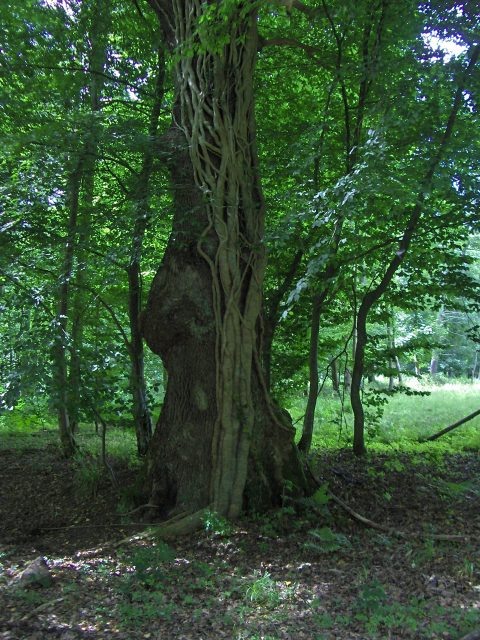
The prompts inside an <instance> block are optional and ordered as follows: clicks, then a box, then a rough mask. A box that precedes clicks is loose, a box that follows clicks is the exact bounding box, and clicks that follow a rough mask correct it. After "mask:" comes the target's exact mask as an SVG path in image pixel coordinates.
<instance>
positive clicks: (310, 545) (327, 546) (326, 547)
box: [304, 527, 351, 554]
mask: <svg viewBox="0 0 480 640" xmlns="http://www.w3.org/2000/svg"><path fill="white" fill-rule="evenodd" d="M308 534H309V536H310V538H311V540H309V541H308V542H305V543H304V548H305V549H306V550H308V551H310V552H313V553H316V554H326V553H334V552H335V551H339V550H340V549H344V548H348V547H350V546H351V543H350V541H349V540H348V538H347V537H346V536H345V535H344V534H343V533H335V532H334V531H332V530H331V529H330V527H322V528H321V529H312V530H310V531H309V532H308Z"/></svg>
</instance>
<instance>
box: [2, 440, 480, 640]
mask: <svg viewBox="0 0 480 640" xmlns="http://www.w3.org/2000/svg"><path fill="white" fill-rule="evenodd" d="M312 464H313V465H314V467H315V469H316V473H317V474H318V475H319V476H320V479H321V481H322V482H328V486H329V488H330V489H331V491H333V492H334V493H335V494H336V495H337V496H339V497H341V498H342V500H344V501H346V502H347V503H348V504H349V505H350V506H351V507H353V508H354V509H355V511H357V512H359V513H361V514H363V515H365V516H366V517H367V518H369V519H371V520H373V521H375V522H377V523H380V524H381V525H383V526H386V527H388V528H390V529H392V531H397V532H403V533H405V534H407V535H406V537H398V536H396V535H395V534H394V533H393V532H392V533H386V532H382V531H378V530H375V529H372V528H371V527H369V526H364V525H361V524H360V523H359V522H358V521H356V520H354V519H353V518H352V517H351V516H350V515H349V514H347V513H346V511H345V510H343V509H342V508H340V507H339V506H338V505H336V504H334V503H333V502H332V501H331V500H330V501H329V502H328V504H327V505H318V506H317V507H316V508H313V506H312V505H311V504H305V505H303V506H301V507H300V508H299V509H297V510H296V511H295V512H293V509H291V508H285V509H283V510H282V511H280V512H277V513H272V514H270V515H269V516H268V517H262V518H260V517H259V518H256V519H250V520H248V521H245V522H242V523H240V524H239V525H238V526H235V527H230V528H228V527H227V525H226V524H225V523H221V522H220V523H216V524H215V523H213V524H212V525H211V527H210V530H205V531H201V532H199V533H198V534H196V535H195V536H190V537H185V538H182V539H179V540H177V541H176V542H175V543H170V544H169V546H165V545H164V543H161V542H156V541H155V539H151V540H149V541H148V542H147V543H146V542H141V541H138V540H137V541H135V540H132V541H131V542H130V543H125V544H124V545H122V546H120V547H113V546H111V545H110V546H109V545H108V544H107V545H105V544H103V543H105V542H112V541H117V540H120V539H122V538H125V537H127V536H132V535H134V534H135V533H136V532H137V531H139V530H140V525H138V526H136V525H134V524H129V523H126V522H125V520H124V519H123V521H122V517H121V516H120V514H119V511H118V502H119V498H120V494H121V493H122V491H121V490H119V489H118V488H117V489H115V490H114V489H113V488H112V485H111V483H110V482H109V480H108V477H107V478H105V479H103V480H102V481H101V482H99V483H98V486H94V487H93V488H91V493H90V494H88V495H85V493H82V492H79V487H78V482H75V480H74V469H73V466H72V463H71V462H68V461H65V460H63V459H62V458H61V457H60V456H59V454H58V449H57V448H56V447H52V446H50V447H46V448H43V449H41V448H27V449H25V448H23V449H20V450H14V449H4V450H0V639H1V640H24V639H27V638H28V639H32V640H33V639H35V640H41V639H42V640H43V639H44V638H45V639H46V638H60V639H62V640H79V639H80V638H82V639H87V638H88V639H96V638H98V639H100V638H101V639H107V638H116V639H118V640H130V639H131V640H137V639H140V638H145V639H150V640H160V639H162V640H164V639H167V640H168V639H170V638H171V639H178V640H180V639H184V640H190V639H192V640H193V639H196V640H201V639H205V640H206V639H218V638H227V639H232V640H243V639H247V638H251V639H252V640H253V639H254V638H255V639H257V640H261V639H263V640H279V639H292V640H294V639H311V640H361V639H366V638H385V639H387V638H390V639H393V640H402V639H410V640H421V639H424V638H425V639H427V638H445V639H451V640H456V639H458V638H461V637H462V636H463V635H464V634H466V633H467V632H469V631H471V630H472V629H473V628H476V627H478V626H480V548H479V540H480V535H479V534H480V460H479V457H478V454H477V453H469V454H464V455H455V456H450V457H445V458H443V459H442V458H436V459H435V458H430V459H424V458H421V457H418V456H417V457H415V458H412V457H407V456H403V457H402V456H400V457H399V456H398V455H397V456H396V457H392V458H388V457H386V456H380V455H377V456H371V457H369V458H368V460H362V461H359V460H355V459H354V458H353V457H352V456H351V454H350V453H349V452H346V451H339V452H335V453H330V454H325V455H322V456H317V457H316V458H315V459H314V460H313V461H312ZM115 475H116V478H117V482H118V484H119V486H120V487H127V486H129V485H131V484H132V482H133V472H132V471H129V470H128V469H122V468H119V467H117V468H116V469H115ZM320 502H321V500H320ZM132 517H135V516H132ZM326 527H327V528H328V529H325V528H326ZM212 529H213V530H212ZM312 530H316V531H317V535H316V536H315V535H314V534H312V533H311V531H312ZM319 531H320V533H318V532H319ZM439 534H449V535H451V534H456V535H461V536H464V537H463V538H461V539H447V540H440V539H438V538H435V537H432V536H435V535H439ZM40 555H41V556H43V557H45V558H46V560H47V563H48V565H49V568H50V570H51V573H52V576H53V584H52V585H51V586H48V587H43V588H42V587H36V586H31V587H28V588H22V587H20V586H19V584H18V581H17V576H18V574H19V572H20V571H21V570H22V568H23V567H25V566H26V565H27V564H28V563H29V562H30V561H31V560H32V559H34V558H36V557H38V556H40Z"/></svg>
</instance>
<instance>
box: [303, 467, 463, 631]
mask: <svg viewBox="0 0 480 640" xmlns="http://www.w3.org/2000/svg"><path fill="white" fill-rule="evenodd" d="M307 470H308V472H309V473H310V475H311V477H312V478H313V481H314V482H315V484H316V485H317V487H321V486H322V483H321V482H319V480H318V479H317V478H316V476H315V475H314V473H313V471H312V470H311V468H310V466H309V465H308V463H307ZM328 495H329V496H330V498H331V499H332V500H333V502H335V504H337V505H338V506H339V507H341V508H342V509H343V510H344V511H346V512H347V513H348V514H349V515H350V516H351V517H352V518H353V519H354V520H356V521H357V522H360V523H361V524H364V525H365V526H367V527H369V528H370V529H375V530H376V531H383V532H384V533H388V534H389V535H391V536H395V537H397V538H406V539H412V538H413V539H418V538H422V537H423V538H425V539H428V540H470V536H465V535H457V534H449V533H438V534H430V533H429V534H423V535H422V534H421V533H418V532H414V533H406V532H405V531H400V530H398V529H394V528H391V527H387V526H385V525H384V524H380V523H378V522H374V521H373V520H370V519H369V518H366V517H365V516H362V515H361V514H360V513H357V512H356V511H354V510H353V509H352V507H350V506H349V505H348V504H347V503H346V502H344V501H343V500H342V499H341V498H339V497H338V496H336V495H335V494H334V493H332V492H331V491H329V492H328ZM462 640H464V639H462ZM468 640H470V639H468Z"/></svg>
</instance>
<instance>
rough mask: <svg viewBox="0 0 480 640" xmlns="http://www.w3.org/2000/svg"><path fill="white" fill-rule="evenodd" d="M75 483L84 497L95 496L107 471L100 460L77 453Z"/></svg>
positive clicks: (77, 489) (78, 491)
mask: <svg viewBox="0 0 480 640" xmlns="http://www.w3.org/2000/svg"><path fill="white" fill-rule="evenodd" d="M74 465H75V467H74V485H75V488H76V491H77V493H78V494H79V495H80V496H81V497H82V498H94V497H95V496H96V495H97V491H98V488H99V486H100V483H101V481H102V478H103V476H104V473H105V469H104V468H103V467H102V465H101V463H100V461H99V460H97V459H95V458H92V456H90V455H88V454H87V455H85V454H82V453H77V454H76V456H75V458H74Z"/></svg>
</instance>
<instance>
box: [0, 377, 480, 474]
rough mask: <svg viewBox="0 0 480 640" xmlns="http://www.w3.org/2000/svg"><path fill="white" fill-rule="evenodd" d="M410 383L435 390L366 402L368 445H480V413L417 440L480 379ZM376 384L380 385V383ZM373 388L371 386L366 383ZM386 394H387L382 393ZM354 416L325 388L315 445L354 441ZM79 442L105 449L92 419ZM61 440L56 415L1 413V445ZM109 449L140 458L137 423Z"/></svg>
mask: <svg viewBox="0 0 480 640" xmlns="http://www.w3.org/2000/svg"><path fill="white" fill-rule="evenodd" d="M404 384H405V385H406V386H408V387H410V388H411V389H412V390H414V391H417V392H428V393H429V394H430V395H427V396H420V395H405V394H404V393H398V394H395V395H393V396H389V398H388V403H387V404H386V405H385V406H384V407H383V415H382V416H381V417H380V418H379V419H375V418H374V417H372V416H373V412H372V410H371V409H370V408H369V407H367V408H366V413H367V418H366V429H367V446H368V447H369V448H370V449H373V450H391V449H392V448H396V449H405V450H411V449H412V448H413V449H415V450H416V451H422V450H427V449H428V450H430V451H435V450H438V451H445V450H448V451H450V452H455V451H463V450H466V449H473V450H477V449H480V416H478V417H476V418H474V419H473V420H471V421H470V422H468V423H466V424H464V425H462V426H460V427H459V428H458V429H455V430H454V431H452V432H451V433H450V434H448V435H445V436H442V437H441V438H439V440H437V441H435V442H431V443H426V444H418V441H419V440H421V439H422V438H425V437H426V436H428V435H430V434H433V433H435V432H437V431H439V430H440V429H443V428H444V427H446V426H448V425H449V424H452V423H453V422H456V421H457V420H460V419H461V418H463V417H465V416H467V415H468V414H470V413H473V412H474V411H476V410H477V409H479V408H480V382H477V383H472V382H462V381H454V382H450V381H445V380H443V381H442V379H441V378H439V379H438V380H436V381H435V382H432V380H431V379H427V378H425V379H424V380H420V381H419V380H417V379H414V378H412V379H408V380H407V381H406V382H405V383H404ZM377 387H380V388H381V382H380V385H377ZM367 391H368V389H367ZM382 397H383V396H382ZM305 405H306V398H305V397H296V398H293V399H292V401H291V403H290V405H289V406H288V409H289V410H290V412H291V414H292V416H293V419H294V421H296V427H297V434H298V437H300V433H301V429H302V417H303V414H304V412H305ZM352 424H353V416H352V410H351V408H350V403H349V399H348V397H346V398H345V402H344V407H343V414H342V403H341V400H340V398H339V396H338V395H337V394H334V393H332V392H331V391H324V392H323V393H322V394H321V395H320V397H319V399H318V404H317V413H316V418H315V431H314V436H313V447H314V448H319V449H336V448H339V447H345V446H348V445H349V444H350V443H351V441H352ZM77 442H78V444H79V446H80V449H81V451H82V453H84V454H86V455H91V456H93V457H97V456H99V455H100V447H101V440H100V436H99V434H96V433H95V429H94V427H93V425H91V424H82V425H80V430H79V433H78V434H77ZM47 445H50V446H57V447H58V446H59V439H58V433H57V430H56V427H55V426H54V418H53V417H43V416H42V415H38V414H35V413H34V412H32V411H31V410H30V411H29V409H28V408H27V407H19V408H17V409H16V410H15V411H12V412H10V413H8V414H3V415H2V416H0V446H1V447H2V448H20V449H21V448H43V447H45V446H47ZM107 454H108V456H109V457H113V458H116V459H118V460H125V461H128V463H129V465H135V464H137V463H138V459H137V455H136V441H135V434H134V431H133V429H126V428H119V427H112V428H109V429H108V430H107Z"/></svg>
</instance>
